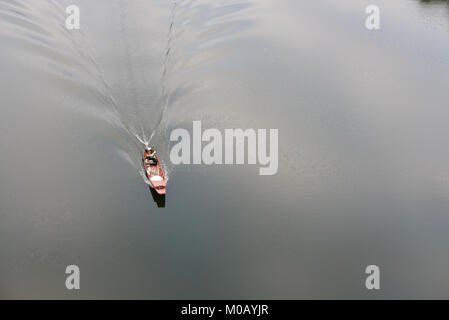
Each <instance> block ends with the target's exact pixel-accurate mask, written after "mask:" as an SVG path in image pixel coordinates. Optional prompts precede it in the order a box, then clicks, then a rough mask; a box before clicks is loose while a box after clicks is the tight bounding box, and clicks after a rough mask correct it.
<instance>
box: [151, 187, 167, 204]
mask: <svg viewBox="0 0 449 320" xmlns="http://www.w3.org/2000/svg"><path fill="white" fill-rule="evenodd" d="M148 188H149V189H150V192H151V196H152V197H153V200H154V202H155V203H156V204H157V206H158V208H165V195H161V194H158V193H157V192H156V190H154V189H153V188H151V187H150V186H148Z"/></svg>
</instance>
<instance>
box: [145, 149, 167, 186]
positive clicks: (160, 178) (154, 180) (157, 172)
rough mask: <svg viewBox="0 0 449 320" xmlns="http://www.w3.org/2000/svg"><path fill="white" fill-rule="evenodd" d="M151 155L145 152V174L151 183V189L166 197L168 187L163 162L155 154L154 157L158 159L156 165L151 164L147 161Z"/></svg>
mask: <svg viewBox="0 0 449 320" xmlns="http://www.w3.org/2000/svg"><path fill="white" fill-rule="evenodd" d="M148 156H149V154H148V153H147V152H145V151H143V166H144V168H145V174H146V176H147V178H148V180H149V181H150V185H151V187H152V188H153V189H154V190H155V191H156V192H157V193H158V194H160V195H165V193H166V187H167V179H166V178H165V173H164V169H163V168H162V164H161V161H160V160H159V157H158V156H157V153H156V152H155V153H154V157H155V158H156V159H157V163H156V164H152V163H151V164H150V160H148V159H147V157H148Z"/></svg>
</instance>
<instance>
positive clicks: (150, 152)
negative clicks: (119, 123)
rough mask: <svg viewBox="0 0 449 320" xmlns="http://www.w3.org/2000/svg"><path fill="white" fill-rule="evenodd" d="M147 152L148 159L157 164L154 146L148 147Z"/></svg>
mask: <svg viewBox="0 0 449 320" xmlns="http://www.w3.org/2000/svg"><path fill="white" fill-rule="evenodd" d="M145 153H146V154H147V156H146V159H147V160H148V161H150V164H157V159H156V157H155V154H154V149H153V148H152V147H149V148H148V147H146V148H145Z"/></svg>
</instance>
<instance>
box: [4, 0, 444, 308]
mask: <svg viewBox="0 0 449 320" xmlns="http://www.w3.org/2000/svg"><path fill="white" fill-rule="evenodd" d="M72 2H73V3H74V4H77V5H79V6H80V9H81V30H80V31H68V30H66V29H65V28H64V24H63V22H64V18H65V12H64V9H65V7H66V6H67V5H68V4H71V3H72ZM369 4H371V2H370V1H368V0H366V1H365V0H363V1H331V0H316V1H294V0H284V1H274V0H261V1H252V0H247V1H243V0H227V1H225V0H217V1H209V0H197V1H187V0H185V1H165V0H155V1H144V0H133V1H125V0H97V1H88V0H74V1H64V0H60V1H50V0H48V1H47V0H40V1H34V0H33V1H32V0H23V1H7V0H0V45H1V48H2V50H0V70H1V71H2V72H1V74H0V96H1V97H2V104H1V112H2V116H1V117H0V148H1V150H2V161H0V181H1V182H0V219H1V221H0V261H2V263H1V264H0V297H2V298H63V299H65V298H67V299H71V298H189V299H196V298H211V299H213V298H216V299H219V298H233V299H239V298H252V299H257V298H260V299H269V298H347V297H351V298H372V297H373V296H372V294H371V293H370V292H367V291H366V290H365V289H364V287H363V283H364V276H365V275H364V270H365V267H366V265H368V264H376V265H378V266H379V267H380V268H381V274H382V280H381V287H382V290H381V291H380V292H379V293H377V294H376V297H381V298H392V297H396V298H410V297H413V298H430V297H437V298H447V297H448V294H449V280H448V281H446V280H445V279H449V274H448V268H447V266H448V265H449V253H448V252H447V248H446V245H445V244H446V243H447V241H448V240H449V239H448V232H447V226H448V225H449V216H448V215H447V212H448V211H449V197H448V192H449V178H448V177H449V166H448V163H449V161H448V160H449V151H448V150H447V147H446V146H447V144H448V137H449V129H448V126H447V121H446V119H447V118H448V116H449V110H448V109H447V101H448V100H449V92H448V90H447V85H448V83H449V60H448V57H449V41H447V40H448V36H449V14H448V13H449V9H448V2H447V1H416V0H413V1H411V0H397V1H389V0H378V1H377V4H378V5H379V6H380V8H381V15H382V16H381V30H380V31H376V32H369V31H367V30H366V29H365V27H364V20H365V7H366V6H367V5H369ZM193 120H201V121H202V125H203V127H204V128H217V129H219V130H223V129H226V128H254V129H258V128H268V129H269V128H275V129H279V171H278V173H277V175H275V176H270V177H263V176H259V175H258V170H257V168H256V167H255V166H250V165H249V166H246V165H242V166H224V165H223V166H202V165H201V166H200V165H198V166H193V165H192V166H178V167H176V168H174V167H173V166H172V165H171V164H170V162H169V156H168V155H169V150H170V143H169V142H168V140H169V134H170V132H171V130H172V129H174V128H179V127H184V128H186V129H188V130H190V129H191V126H192V121H193ZM146 140H150V141H149V143H150V144H151V145H153V146H155V148H156V149H157V152H158V154H159V155H160V157H161V161H162V163H163V164H164V167H165V168H166V172H167V173H169V176H170V180H169V182H168V188H167V190H168V191H167V195H166V198H167V199H165V197H164V198H160V197H158V196H157V195H156V194H155V192H154V190H152V189H151V188H150V192H148V186H147V185H146V183H145V178H144V174H143V171H142V166H141V153H142V150H143V143H142V141H143V142H146ZM149 193H150V194H151V196H150V194H149ZM165 201H167V206H165ZM160 208H164V209H163V210H161V209H160ZM161 213H162V214H161ZM69 264H76V265H78V266H79V267H80V270H81V274H82V276H81V278H82V279H83V280H82V283H81V288H82V289H81V290H80V291H79V292H77V293H75V295H74V293H73V292H69V291H67V290H65V288H64V279H63V276H64V270H65V267H66V266H67V265H69ZM61 275H62V276H61ZM61 277H62V278H61ZM61 279H62V280H61Z"/></svg>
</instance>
